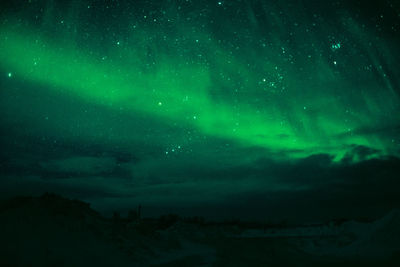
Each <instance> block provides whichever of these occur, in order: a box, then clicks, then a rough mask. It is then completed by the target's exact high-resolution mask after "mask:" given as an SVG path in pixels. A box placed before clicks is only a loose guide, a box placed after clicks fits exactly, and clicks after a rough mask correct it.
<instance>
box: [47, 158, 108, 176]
mask: <svg viewBox="0 0 400 267" xmlns="http://www.w3.org/2000/svg"><path fill="white" fill-rule="evenodd" d="M40 166H41V167H42V168H43V170H44V171H45V172H50V173H62V174H66V175H68V174H72V175H76V174H79V175H101V174H104V173H110V172H112V170H113V169H114V168H115V167H116V159H115V158H111V157H104V158H98V157H70V158H64V159H57V160H48V161H45V162H41V163H40Z"/></svg>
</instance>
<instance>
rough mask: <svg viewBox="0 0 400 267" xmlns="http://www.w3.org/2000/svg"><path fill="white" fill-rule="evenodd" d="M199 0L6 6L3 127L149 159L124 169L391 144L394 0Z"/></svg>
mask: <svg viewBox="0 0 400 267" xmlns="http://www.w3.org/2000/svg"><path fill="white" fill-rule="evenodd" d="M200 2H202V1H199V2H195V1H151V2H146V1H144V2H141V1H138V3H136V2H135V4H133V3H129V1H128V2H124V1H110V2H107V1H105V2H101V4H99V3H96V2H95V1H70V2H68V4H65V3H61V2H58V1H24V2H22V1H20V2H19V1H16V3H14V4H10V5H8V6H7V8H4V11H3V12H2V13H1V21H2V23H1V24H0V25H1V26H0V71H1V72H2V76H3V78H2V79H1V84H2V89H1V91H2V92H1V97H2V100H1V103H0V107H1V111H2V114H3V116H2V118H1V120H2V125H3V127H4V128H3V130H2V131H6V130H5V129H8V130H9V131H10V132H12V131H11V130H12V129H14V128H15V127H16V128H15V129H17V128H18V127H19V129H24V130H22V131H21V130H18V131H21V132H23V133H20V132H19V133H20V135H19V136H21V138H22V139H23V138H24V136H39V138H42V139H43V138H44V139H46V140H50V139H57V140H58V141H59V142H60V140H61V141H62V140H64V141H66V140H68V141H70V140H72V142H75V141H77V140H80V141H82V140H86V141H82V142H90V143H94V144H96V143H98V144H107V145H109V146H113V147H114V148H115V149H116V150H119V151H123V152H124V153H137V154H139V155H140V157H141V158H142V157H144V158H146V159H148V160H151V161H152V162H156V164H155V165H153V164H152V163H145V164H144V165H145V166H147V167H145V168H144V169H141V170H136V169H135V171H136V172H135V175H136V176H135V177H139V176H141V173H143V177H147V176H146V175H148V172H149V170H150V169H152V168H160V166H166V165H168V166H169V165H170V163H171V162H173V163H172V164H173V165H174V164H175V165H174V166H179V165H180V164H182V163H183V164H185V163H188V162H190V164H189V165H190V166H197V168H199V169H201V168H203V167H204V168H207V164H209V163H210V162H213V161H214V160H215V161H216V162H220V163H221V164H225V165H226V166H233V167H235V166H242V165H243V164H246V163H249V162H253V161H254V160H257V159H258V158H263V157H267V158H270V159H273V160H274V161H280V160H283V161H287V160H298V159H303V158H307V157H309V156H312V155H317V154H326V155H329V156H330V157H332V159H333V161H335V162H337V163H340V162H341V161H343V160H344V159H346V158H347V157H349V155H351V153H352V151H353V150H354V148H357V147H363V148H366V149H368V151H369V152H368V153H367V154H366V155H363V156H360V155H354V156H352V158H351V161H352V162H353V163H357V162H359V161H363V160H368V159H372V158H381V157H385V156H399V155H400V149H399V148H400V139H399V133H398V129H399V128H398V127H399V118H400V99H399V91H398V89H399V88H398V85H399V77H400V71H399V68H398V63H399V59H400V53H399V49H398V47H397V44H398V43H397V39H396V37H395V36H396V34H397V35H398V32H397V31H398V23H397V22H396V23H394V22H393V24H390V23H392V21H389V19H387V17H390V18H392V17H397V15H396V14H398V12H399V11H398V6H393V4H390V5H392V6H391V7H392V8H391V9H389V10H391V12H392V13H393V14H392V13H390V12H389V13H388V14H386V13H385V14H384V15H385V16H383V15H382V17H381V16H380V15H379V14H378V15H377V16H376V17H366V16H364V15H365V14H363V13H362V11H359V10H358V9H356V8H355V7H354V6H352V7H349V6H346V3H345V2H343V3H342V2H335V3H330V4H326V5H325V6H324V5H322V4H320V5H317V4H315V3H314V2H315V1H314V2H313V1H309V3H308V2H307V1H305V2H302V1H277V3H273V2H274V1H224V2H218V1H205V2H203V3H200ZM314 6H315V7H314ZM357 7H358V6H357ZM385 10H386V9H385ZM396 10H397V11H396ZM396 12H397V13H396ZM382 14H383V13H382ZM389 24H390V26H391V28H390V27H389V26H388V25H389ZM88 107H89V108H88ZM90 108H91V109H92V110H91V111H90V110H89V112H88V109H90ZM10 135H12V134H11V133H10ZM4 138H5V137H4ZM10 138H11V137H10ZM4 140H5V139H4ZM7 140H11V139H7ZM5 142H7V141H5ZM138 144H140V147H141V148H138ZM250 150H251V151H255V150H257V151H258V152H254V153H253V152H248V151H250ZM246 151H247V152H246ZM252 153H253V154H252ZM177 162H178V163H177ZM68 164H75V163H68ZM46 166H47V165H46ZM150 166H152V167H150ZM154 166H156V167H154ZM171 168H172V169H173V167H171ZM176 169H179V167H176ZM173 172H174V173H175V172H177V171H176V170H175V171H173ZM138 173H139V174H138ZM143 177H142V179H147V178H143ZM213 183H216V181H213ZM249 183H250V184H251V183H252V182H249ZM256 184H257V183H255V184H254V187H253V186H250V187H251V188H256V187H257V185H256Z"/></svg>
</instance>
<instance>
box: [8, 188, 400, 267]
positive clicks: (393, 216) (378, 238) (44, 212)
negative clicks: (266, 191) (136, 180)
mask: <svg viewBox="0 0 400 267" xmlns="http://www.w3.org/2000/svg"><path fill="white" fill-rule="evenodd" d="M0 240H1V248H0V266H400V265H399V264H400V243H399V241H400V212H398V211H392V212H391V213H389V214H387V215H386V216H385V217H383V218H381V219H379V220H377V221H374V222H368V223H365V222H364V223H361V222H354V221H347V222H341V223H329V224H321V225H314V226H298V227H293V226H291V227H288V226H286V227H283V226H282V225H281V226H280V227H278V226H277V225H275V226H273V225H258V224H245V223H238V222H236V223H233V222H231V223H205V222H204V221H203V220H202V219H201V218H188V219H180V218H178V217H177V216H174V215H167V216H162V217H160V218H158V219H141V218H139V215H138V214H135V213H133V214H130V216H129V217H127V218H120V217H119V216H114V217H113V218H105V217H103V216H101V215H100V214H98V213H97V212H96V211H94V210H92V209H91V208H90V206H89V204H86V203H84V202H81V201H77V200H68V199H65V198H62V197H59V196H56V195H52V194H45V195H43V196H42V197H39V198H33V197H23V198H22V197H21V198H15V199H11V200H8V201H3V202H2V203H1V205H0Z"/></svg>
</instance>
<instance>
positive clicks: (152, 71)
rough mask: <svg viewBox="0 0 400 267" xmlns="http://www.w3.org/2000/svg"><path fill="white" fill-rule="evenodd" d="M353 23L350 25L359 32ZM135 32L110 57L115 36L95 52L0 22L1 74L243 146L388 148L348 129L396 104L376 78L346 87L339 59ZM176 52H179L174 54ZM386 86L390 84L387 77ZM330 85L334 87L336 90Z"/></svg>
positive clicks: (340, 150)
mask: <svg viewBox="0 0 400 267" xmlns="http://www.w3.org/2000/svg"><path fill="white" fill-rule="evenodd" d="M356 27H357V26H356V25H353V31H355V32H356V33H358V34H360V33H361V32H362V31H361V30H360V29H358V28H356ZM187 29H188V27H186V26H181V27H179V30H180V31H183V32H185V31H186V30H187ZM135 33H136V39H135V40H141V42H137V43H130V44H129V46H127V47H125V48H124V50H123V54H124V56H123V57H121V56H118V55H119V54H120V53H121V51H120V49H122V47H123V46H124V45H125V42H122V41H116V42H114V44H116V45H115V47H114V48H112V49H111V52H110V54H109V55H107V56H103V57H99V56H95V55H94V54H93V53H89V51H88V50H87V49H78V48H76V47H74V46H72V45H69V44H67V45H66V44H65V43H62V42H59V41H58V40H50V39H49V38H46V37H44V35H42V34H40V32H35V30H34V29H33V28H32V29H31V28H29V27H17V28H13V27H7V26H3V27H2V28H1V30H0V51H1V52H0V60H1V66H2V67H3V68H4V69H9V70H12V72H9V73H8V77H12V73H15V76H18V77H19V78H22V79H26V80H28V81H31V82H34V83H37V84H43V85H45V86H46V87H48V88H49V89H52V90H55V91H56V92H58V93H59V94H61V95H72V96H73V97H77V98H79V99H83V100H85V101H88V102H92V103H96V104H99V105H104V106H107V107H109V108H113V109H115V110H124V111H126V112H127V113H137V112H140V113H144V114H148V115H149V116H154V117H156V118H159V119H162V120H166V121H169V122H170V123H171V124H172V123H175V124H179V125H184V126H185V125H186V126H188V127H194V128H196V129H197V130H199V131H200V132H201V133H203V134H204V135H208V136H213V137H218V138H223V139H228V140H231V141H235V142H237V143H239V144H241V145H243V146H244V147H246V146H260V147H263V148H267V149H270V150H271V151H274V152H279V151H284V152H286V153H288V155H290V156H293V157H304V156H307V155H311V154H315V153H328V154H332V155H335V156H337V157H338V159H340V156H338V155H344V154H345V151H346V150H347V149H348V146H353V145H362V146H367V147H371V148H374V149H377V150H380V151H382V153H383V154H391V153H394V152H393V150H392V149H391V144H390V141H389V140H388V138H386V137H385V138H383V137H380V136H374V135H372V136H371V135H368V136H367V135H365V134H362V133H361V134H360V133H357V131H356V130H357V129H361V128H368V127H376V124H377V123H376V121H377V120H380V118H381V117H382V114H387V113H389V112H391V111H393V110H396V107H397V105H398V103H399V102H398V98H397V96H395V97H393V95H392V94H393V92H391V91H390V90H387V88H384V90H382V91H381V92H380V93H379V96H380V97H379V99H378V98H376V95H374V93H371V92H370V88H371V87H376V86H380V85H378V84H364V85H362V87H364V88H358V89H357V90H360V93H355V94H353V93H351V90H352V89H351V88H352V87H351V84H350V83H349V81H348V80H346V78H344V77H345V75H342V73H340V72H339V71H338V70H337V69H336V66H337V65H340V64H342V63H337V62H340V59H339V58H338V60H337V61H336V60H334V61H331V62H328V61H327V60H324V59H323V58H321V57H318V56H316V55H314V54H312V53H310V55H308V56H307V57H306V58H305V59H303V58H302V59H298V60H297V62H294V63H293V62H291V61H290V60H291V59H290V57H286V55H288V54H290V53H291V54H293V53H294V52H295V51H290V48H285V47H284V46H285V44H284V42H283V41H281V40H279V39H275V41H274V42H275V48H271V49H264V48H263V47H265V45H264V44H261V45H260V47H261V48H260V49H259V51H258V53H252V49H250V48H246V45H245V44H243V46H242V47H239V48H237V49H235V50H233V51H231V50H230V49H228V48H227V47H226V46H225V45H223V44H220V42H218V41H217V40H215V39H213V38H212V37H210V35H209V34H207V33H206V32H197V33H192V32H186V35H185V36H186V39H185V40H186V41H184V42H183V43H180V44H176V45H174V44H166V47H164V48H160V47H159V46H157V45H155V44H154V43H157V42H156V41H154V40H153V41H149V39H151V38H149V36H153V35H155V34H156V33H155V32H153V31H151V30H148V31H145V30H143V31H138V30H136V31H135ZM157 33H158V32H157ZM158 35H159V36H162V34H160V33H158ZM189 40H191V41H189ZM157 41H159V40H157ZM329 45H330V44H328V43H327V44H326V46H327V47H329ZM143 47H151V48H152V49H153V50H154V51H155V52H153V53H154V54H157V57H156V59H154V60H155V61H157V63H156V64H155V66H154V67H152V66H151V64H150V65H149V63H151V62H149V61H148V60H149V59H143V53H144V51H143ZM331 49H332V50H333V51H332V52H333V53H337V52H338V50H339V49H340V50H343V49H345V47H344V46H343V45H342V44H341V42H335V43H333V44H331ZM182 50H185V51H187V52H185V53H186V54H185V56H183V57H182V56H181V51H182ZM371 57H372V58H374V56H373V55H372V54H371ZM249 62H250V63H251V64H250V63H249ZM375 64H378V62H375ZM299 68H300V69H303V70H304V72H305V73H311V75H312V76H311V77H307V76H305V75H303V72H299ZM344 71H345V70H344ZM342 72H343V70H342ZM386 87H389V88H390V83H389V82H387V81H386ZM338 88H340V90H341V92H342V91H344V93H341V94H340V95H336V93H335V92H336V91H337V90H338ZM387 99H391V106H388V105H387V104H386V103H385V101H386V100H387ZM349 110H350V111H349ZM396 112H398V110H397V111H396ZM393 118H394V116H393ZM389 123H392V119H389Z"/></svg>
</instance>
